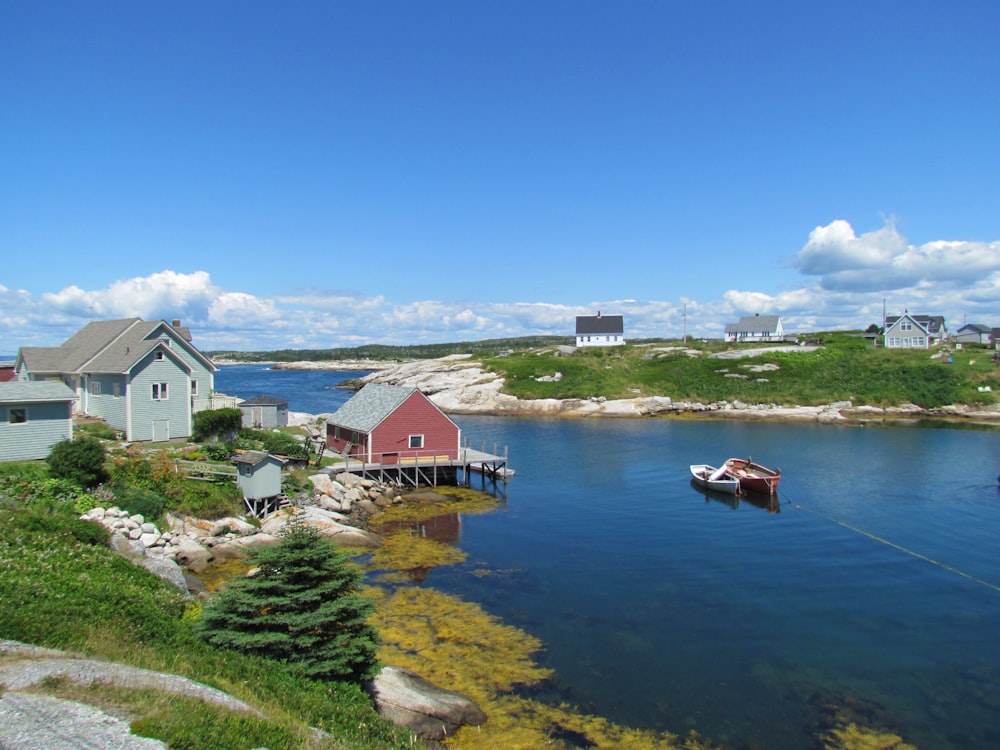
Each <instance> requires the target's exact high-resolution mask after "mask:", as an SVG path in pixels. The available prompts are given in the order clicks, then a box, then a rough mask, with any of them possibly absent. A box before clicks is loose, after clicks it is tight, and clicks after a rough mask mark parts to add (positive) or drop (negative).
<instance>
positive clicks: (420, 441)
mask: <svg viewBox="0 0 1000 750" xmlns="http://www.w3.org/2000/svg"><path fill="white" fill-rule="evenodd" d="M414 443H416V445H414ZM409 446H410V449H411V450H419V449H420V448H423V447H424V436H423V435H410V439H409Z"/></svg>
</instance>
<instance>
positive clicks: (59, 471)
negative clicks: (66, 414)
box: [45, 435, 108, 487]
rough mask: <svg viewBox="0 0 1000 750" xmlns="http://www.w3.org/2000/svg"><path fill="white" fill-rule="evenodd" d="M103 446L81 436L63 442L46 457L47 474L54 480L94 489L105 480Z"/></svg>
mask: <svg viewBox="0 0 1000 750" xmlns="http://www.w3.org/2000/svg"><path fill="white" fill-rule="evenodd" d="M105 458H106V457H105V455H104V446H103V445H101V441H100V440H98V439H97V438H92V437H90V436H89V435H83V436H81V437H78V438H74V439H73V440H63V441H62V442H61V443H56V444H55V445H53V446H52V450H51V452H50V453H49V455H48V456H47V457H46V459H45V460H46V462H48V464H49V474H50V475H51V476H53V477H55V478H56V479H69V480H71V481H73V482H76V483H77V484H79V485H80V486H81V487H94V486H96V485H98V484H100V483H101V482H103V481H104V480H105V479H107V477H108V475H107V472H106V471H105V470H104V461H105Z"/></svg>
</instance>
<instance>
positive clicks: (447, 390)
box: [357, 354, 1000, 424]
mask: <svg viewBox="0 0 1000 750" xmlns="http://www.w3.org/2000/svg"><path fill="white" fill-rule="evenodd" d="M558 375H559V374H558V373H553V375H552V376H551V377H553V378H554V379H558ZM366 383H386V384H390V385H403V386H408V387H413V388H418V389H419V390H420V391H422V392H423V393H424V394H425V395H427V396H428V397H429V398H430V399H431V400H432V401H433V402H434V403H435V404H436V405H437V406H438V407H440V408H441V410H442V411H444V412H446V413H450V414H481V415H489V416H533V417H618V418H630V417H631V418H639V417H676V418H688V417H698V418H703V417H707V418H716V419H741V420H759V421H785V422H817V423H836V424H852V423H855V424H862V423H873V422H897V421H916V420H929V419H939V420H960V421H963V422H983V423H986V424H995V423H997V422H998V421H1000V405H998V406H988V407H987V406H981V407H973V406H968V405H965V404H953V405H950V406H944V407H940V408H936V409H924V408H922V407H920V406H917V405H916V404H904V405H901V406H894V407H879V406H869V405H865V404H854V403H852V402H850V401H839V402H835V403H831V404H824V405H821V406H779V405H777V404H748V403H743V402H741V401H716V402H712V403H700V402H692V401H674V400H673V399H671V398H670V397H669V396H639V397H636V398H624V399H607V398H604V397H596V398H591V399H529V400H522V399H518V398H516V397H514V396H511V395H509V394H506V393H503V392H502V389H503V384H504V380H503V378H502V377H500V376H499V375H497V374H496V373H493V372H490V371H489V370H486V369H484V368H483V366H482V364H481V363H480V362H477V361H475V360H473V359H472V355H463V354H455V355H450V356H447V357H441V358H439V359H428V360H416V361H412V362H403V363H400V364H396V365H392V366H387V367H383V368H382V369H379V370H377V371H375V372H372V373H370V374H368V375H365V376H364V377H361V378H359V379H358V380H357V384H358V386H359V387H360V386H362V385H364V384H366Z"/></svg>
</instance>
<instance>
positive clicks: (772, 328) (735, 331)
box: [726, 313, 785, 344]
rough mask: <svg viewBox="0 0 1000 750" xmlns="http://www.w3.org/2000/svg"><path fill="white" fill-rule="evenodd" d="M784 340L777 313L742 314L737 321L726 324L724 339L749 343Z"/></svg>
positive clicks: (730, 341) (783, 332) (782, 328)
mask: <svg viewBox="0 0 1000 750" xmlns="http://www.w3.org/2000/svg"><path fill="white" fill-rule="evenodd" d="M784 340H785V330H784V327H783V326H782V325H781V317H780V316H779V315H761V314H760V313H757V314H755V315H744V316H743V317H742V318H740V322H739V323H727V324H726V341H727V342H729V343H738V344H749V343H767V342H775V341H784Z"/></svg>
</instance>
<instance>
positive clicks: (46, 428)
mask: <svg viewBox="0 0 1000 750" xmlns="http://www.w3.org/2000/svg"><path fill="white" fill-rule="evenodd" d="M75 400H76V394H74V393H73V391H72V390H70V389H69V388H68V387H67V386H65V385H64V384H63V383H46V382H40V383H31V382H23V383H22V382H18V381H16V380H12V381H9V382H4V383H0V461H30V460H33V459H39V458H45V457H46V456H48V455H49V453H50V452H51V451H52V446H54V445H55V444H56V443H61V442H62V441H63V440H72V439H73V401H75Z"/></svg>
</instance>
